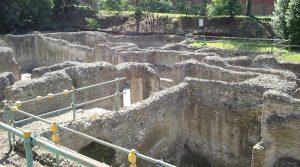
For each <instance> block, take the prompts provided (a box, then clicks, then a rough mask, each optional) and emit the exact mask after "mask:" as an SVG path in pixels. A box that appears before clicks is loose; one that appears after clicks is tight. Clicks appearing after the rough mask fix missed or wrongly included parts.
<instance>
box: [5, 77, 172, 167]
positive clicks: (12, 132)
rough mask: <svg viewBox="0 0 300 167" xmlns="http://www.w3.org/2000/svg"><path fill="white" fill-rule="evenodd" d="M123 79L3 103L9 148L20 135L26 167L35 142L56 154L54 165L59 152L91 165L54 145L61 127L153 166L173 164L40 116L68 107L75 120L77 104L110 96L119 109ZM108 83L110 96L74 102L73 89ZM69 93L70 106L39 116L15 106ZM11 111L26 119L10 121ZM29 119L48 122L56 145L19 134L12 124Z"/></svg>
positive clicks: (89, 102) (64, 109)
mask: <svg viewBox="0 0 300 167" xmlns="http://www.w3.org/2000/svg"><path fill="white" fill-rule="evenodd" d="M124 79H126V78H116V79H115V80H111V81H107V82H103V83H99V84H95V85H90V86H86V87H82V88H78V89H72V90H71V91H68V90H64V91H63V92H60V93H57V94H49V95H48V96H45V97H41V96H38V97H37V98H36V99H31V100H27V101H23V102H20V101H18V102H15V103H13V104H11V103H6V104H5V108H4V111H5V118H6V121H7V122H8V123H9V124H8V125H7V124H4V123H1V122H0V123H1V124H0V129H4V130H5V131H7V132H8V140H9V145H10V147H13V142H15V136H16V135H17V136H18V137H21V138H23V140H24V148H25V154H26V160H27V166H30V167H31V166H32V163H33V158H32V148H31V144H35V143H37V145H39V146H41V147H43V148H46V149H48V150H49V151H51V152H53V153H55V154H56V157H57V158H56V160H57V165H58V164H59V163H58V157H59V155H61V156H63V157H65V158H69V159H71V160H74V161H75V162H78V163H81V164H84V165H87V166H90V165H92V166H93V164H88V163H89V162H93V163H94V162H95V163H96V162H97V161H95V160H93V161H89V160H85V159H84V158H82V157H83V156H81V155H80V154H78V153H76V154H75V155H74V154H72V153H71V152H70V151H68V150H67V149H63V148H62V147H59V146H58V145H57V144H58V140H59V137H58V133H57V132H58V130H59V129H60V130H65V131H68V132H71V133H74V134H77V135H79V136H81V137H83V138H85V139H88V140H91V141H94V142H96V143H99V144H102V145H104V146H107V147H109V148H112V149H115V150H117V151H120V152H122V153H125V154H128V155H134V156H133V159H134V158H135V157H138V158H141V159H143V160H146V161H148V162H150V163H153V164H156V165H159V166H165V167H175V166H174V165H171V164H168V163H166V162H164V161H162V160H157V159H154V158H151V157H148V156H146V155H143V154H140V153H138V152H136V151H135V150H129V149H126V148H123V147H120V146H117V145H114V144H111V143H108V142H106V141H103V140H100V139H97V138H95V137H93V136H90V135H87V134H84V133H81V132H78V131H76V130H73V129H70V128H68V127H64V126H62V125H60V124H57V123H56V122H51V121H49V120H46V119H44V118H42V117H44V116H49V115H51V114H56V113H59V112H62V111H66V110H70V109H72V112H73V120H75V119H76V115H75V113H76V109H77V107H81V106H84V105H88V104H91V103H94V102H97V101H101V100H105V99H109V98H114V97H115V98H116V100H115V101H116V103H117V104H116V106H115V109H116V111H118V110H119V108H120V104H119V103H118V101H119V100H120V99H119V97H120V95H122V94H123V93H120V90H119V81H121V80H124ZM109 83H115V84H116V93H115V94H113V95H110V96H106V97H101V98H98V99H94V100H91V101H87V102H83V103H80V104H77V100H76V98H75V93H76V92H77V91H80V90H84V89H88V88H92V87H95V86H99V85H105V84H109ZM70 92H71V93H72V103H71V106H70V107H66V108H63V109H59V110H55V111H52V112H49V113H45V114H41V115H39V116H36V115H33V114H30V113H28V112H26V111H23V110H20V109H19V107H20V106H21V105H22V104H23V103H28V102H34V101H36V100H41V99H43V98H54V97H55V96H57V95H68V94H69V93H70ZM15 112H17V113H20V114H23V115H25V116H27V117H29V118H27V119H23V120H21V121H17V122H15V120H14V113H15ZM29 120H39V121H41V122H44V123H46V124H48V125H50V131H51V132H52V142H54V143H55V144H56V145H53V144H52V145H51V144H50V145H49V144H45V142H46V141H44V142H43V141H41V140H40V139H38V138H35V137H31V136H29V137H28V136H27V138H26V135H25V134H24V135H23V137H22V135H21V132H20V131H18V130H17V129H16V128H15V125H16V124H21V123H24V122H26V121H29ZM24 136H25V137H24ZM58 147H59V148H58ZM129 157H131V158H129ZM77 158H78V159H77ZM128 160H129V162H130V163H135V161H134V160H133V161H132V156H128ZM97 163H100V162H97Z"/></svg>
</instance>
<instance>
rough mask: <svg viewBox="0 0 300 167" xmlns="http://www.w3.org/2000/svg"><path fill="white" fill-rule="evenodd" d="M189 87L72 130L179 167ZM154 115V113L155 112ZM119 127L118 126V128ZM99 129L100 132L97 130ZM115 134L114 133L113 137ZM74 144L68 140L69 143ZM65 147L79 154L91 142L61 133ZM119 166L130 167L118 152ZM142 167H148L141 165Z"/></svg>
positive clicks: (179, 87) (168, 91) (86, 121)
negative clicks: (183, 114) (177, 144)
mask: <svg viewBox="0 0 300 167" xmlns="http://www.w3.org/2000/svg"><path fill="white" fill-rule="evenodd" d="M188 101H189V100H188V86H187V84H186V83H183V84H180V85H177V86H174V87H172V88H169V89H166V90H163V91H161V92H159V93H155V94H154V95H153V96H151V97H150V98H148V99H145V100H143V101H140V102H138V103H136V104H134V105H132V106H131V107H129V108H125V109H123V110H121V111H120V112H118V113H116V112H113V113H111V114H108V115H105V116H103V117H96V119H84V120H81V121H79V122H77V123H76V124H69V127H71V128H73V129H76V130H78V131H80V132H84V133H86V134H89V135H92V136H94V137H96V138H99V139H103V140H106V141H109V142H112V143H114V144H116V145H119V146H122V147H125V148H128V149H133V148H134V149H137V150H138V152H140V153H143V154H146V155H149V156H151V157H154V158H158V159H163V160H165V161H167V162H170V163H172V164H176V158H177V157H176V152H177V149H176V141H177V134H180V133H181V131H180V129H179V125H180V122H181V119H180V118H181V114H180V113H181V112H183V111H185V110H189V107H188V106H189V102H188ZM153 111H155V112H153ZM115 125H117V126H115ZM95 127H97V128H95ZM112 132H113V133H112ZM70 138H72V139H74V140H68V139H70ZM61 139H62V140H61V141H62V144H63V145H64V146H66V147H68V148H71V149H74V150H80V149H81V148H83V147H85V146H86V145H88V144H89V141H87V140H85V139H82V138H80V137H75V136H74V135H73V134H71V133H68V132H65V131H63V132H61ZM116 159H117V160H116V161H117V164H118V165H116V166H120V165H121V164H124V163H125V164H126V165H127V155H126V154H123V153H119V152H117V156H116ZM138 165H139V166H146V164H145V162H143V161H140V160H139V161H138Z"/></svg>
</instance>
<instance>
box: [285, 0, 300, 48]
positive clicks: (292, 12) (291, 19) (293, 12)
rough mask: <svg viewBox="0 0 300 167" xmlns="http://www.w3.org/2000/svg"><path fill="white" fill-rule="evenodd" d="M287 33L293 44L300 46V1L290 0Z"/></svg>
mask: <svg viewBox="0 0 300 167" xmlns="http://www.w3.org/2000/svg"><path fill="white" fill-rule="evenodd" d="M286 23H287V33H288V34H289V36H288V37H289V39H290V40H291V43H292V44H295V45H300V1H299V0H290V3H289V6H288V9H287V12H286Z"/></svg>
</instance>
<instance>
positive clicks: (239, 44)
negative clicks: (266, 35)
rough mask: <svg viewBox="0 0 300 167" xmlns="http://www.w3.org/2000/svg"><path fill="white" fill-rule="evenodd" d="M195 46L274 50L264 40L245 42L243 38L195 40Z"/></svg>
mask: <svg viewBox="0 0 300 167" xmlns="http://www.w3.org/2000/svg"><path fill="white" fill-rule="evenodd" d="M191 45H192V46H194V47H201V46H211V47H216V48H221V49H230V50H234V49H238V50H246V51H254V52H272V49H273V48H272V46H271V44H270V43H269V44H268V43H263V42H251V41H250V42H249V41H247V42H244V41H241V40H225V41H223V40H222V41H221V40H218V41H207V42H205V43H204V42H202V41H200V42H199V41H198V42H194V43H192V44H191Z"/></svg>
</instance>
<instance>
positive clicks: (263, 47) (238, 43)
mask: <svg viewBox="0 0 300 167" xmlns="http://www.w3.org/2000/svg"><path fill="white" fill-rule="evenodd" d="M190 45H191V46H193V47H196V48H199V47H202V46H210V47H215V48H220V49H228V50H245V51H252V52H260V53H272V52H273V51H274V52H277V51H279V52H283V54H282V55H280V56H277V57H276V58H277V60H278V61H282V62H293V63H300V51H295V50H291V51H289V50H287V49H283V50H282V49H279V48H276V47H273V46H272V43H270V42H266V41H247V42H245V41H242V40H216V41H207V42H203V41H196V42H193V43H191V44H190Z"/></svg>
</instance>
